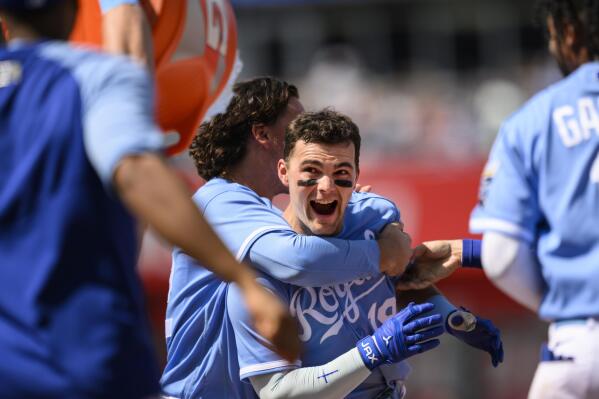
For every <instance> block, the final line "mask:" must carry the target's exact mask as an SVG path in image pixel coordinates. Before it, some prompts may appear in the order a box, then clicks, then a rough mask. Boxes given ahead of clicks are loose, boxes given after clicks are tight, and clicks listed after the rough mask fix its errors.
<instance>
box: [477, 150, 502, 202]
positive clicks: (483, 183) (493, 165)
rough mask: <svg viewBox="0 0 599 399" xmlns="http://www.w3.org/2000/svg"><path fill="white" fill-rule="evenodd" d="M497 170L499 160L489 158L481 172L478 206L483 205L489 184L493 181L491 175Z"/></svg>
mask: <svg viewBox="0 0 599 399" xmlns="http://www.w3.org/2000/svg"><path fill="white" fill-rule="evenodd" d="M498 170H499V161H496V160H489V161H488V162H487V164H486V165H485V168H484V169H483V173H482V175H481V178H480V189H479V191H478V204H479V205H480V206H484V205H485V200H486V199H487V196H488V194H489V186H490V185H491V182H492V181H493V177H494V176H495V174H496V173H497V171H498Z"/></svg>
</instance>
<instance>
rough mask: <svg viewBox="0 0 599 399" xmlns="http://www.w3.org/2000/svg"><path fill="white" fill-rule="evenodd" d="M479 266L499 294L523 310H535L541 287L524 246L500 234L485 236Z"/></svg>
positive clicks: (535, 266) (530, 254) (538, 271)
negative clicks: (504, 294)
mask: <svg viewBox="0 0 599 399" xmlns="http://www.w3.org/2000/svg"><path fill="white" fill-rule="evenodd" d="M482 264H483V270H484V271H485V274H486V275H487V277H489V279H490V280H491V281H493V283H494V284H495V285H496V286H497V287H498V288H499V289H500V290H502V291H503V292H504V293H506V294H507V295H508V296H510V297H511V298H512V299H514V300H515V301H516V302H518V303H520V304H521V305H523V306H525V307H526V308H528V309H530V310H532V311H534V312H537V311H538V310H539V306H540V305H541V301H542V299H543V294H544V291H545V283H544V281H543V277H542V275H541V268H540V266H539V264H538V262H537V259H536V257H535V255H534V253H533V251H532V249H531V248H530V246H529V245H528V244H527V243H526V242H524V241H522V240H519V239H516V238H513V237H510V236H507V235H505V234H502V233H497V232H487V233H485V234H484V235H483V244H482Z"/></svg>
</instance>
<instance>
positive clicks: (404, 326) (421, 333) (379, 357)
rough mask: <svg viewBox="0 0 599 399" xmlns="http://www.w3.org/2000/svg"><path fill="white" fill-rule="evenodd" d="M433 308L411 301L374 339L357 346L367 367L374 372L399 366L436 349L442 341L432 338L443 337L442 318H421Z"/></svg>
mask: <svg viewBox="0 0 599 399" xmlns="http://www.w3.org/2000/svg"><path fill="white" fill-rule="evenodd" d="M434 307H435V305H433V304H432V303H423V304H420V305H415V304H414V302H411V303H410V304H409V305H408V306H407V307H405V308H404V309H403V310H402V311H401V312H399V313H397V314H396V315H395V316H393V317H391V318H389V319H387V321H385V323H383V325H382V326H380V327H379V328H377V330H376V331H375V332H374V334H373V335H372V336H368V337H366V338H363V339H362V340H360V341H359V342H358V343H357V344H356V347H357V348H358V351H359V352H360V356H361V357H362V360H363V361H364V364H365V365H366V367H368V368H369V369H370V370H372V369H374V368H375V367H378V366H380V365H381V364H384V363H387V364H391V363H397V362H400V361H402V360H404V359H407V358H409V357H410V356H414V355H416V354H418V353H423V352H426V351H429V350H431V349H433V348H435V347H437V346H438V345H439V340H438V339H433V338H435V337H438V336H439V335H441V334H443V332H444V330H443V326H442V321H443V318H442V317H441V315H440V314H433V315H432V316H425V317H418V316H420V315H421V314H423V313H427V312H429V311H431V310H433V308H434Z"/></svg>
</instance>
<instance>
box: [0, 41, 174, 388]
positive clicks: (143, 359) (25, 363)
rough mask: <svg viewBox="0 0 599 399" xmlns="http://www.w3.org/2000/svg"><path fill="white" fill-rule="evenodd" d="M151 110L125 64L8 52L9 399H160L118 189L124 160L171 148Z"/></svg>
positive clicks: (44, 50)
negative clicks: (117, 174)
mask: <svg viewBox="0 0 599 399" xmlns="http://www.w3.org/2000/svg"><path fill="white" fill-rule="evenodd" d="M152 110H153V109H152V93H151V83H150V79H149V76H148V75H147V74H146V73H144V71H143V70H142V69H141V68H139V67H138V66H136V65H133V64H132V63H130V62H128V61H127V60H125V59H124V58H117V57H108V56H105V55H102V54H97V53H93V52H87V51H81V50H76V49H74V48H72V47H70V46H68V45H66V44H64V43H60V42H39V43H11V44H10V46H9V47H8V48H0V359H2V361H1V362H0V397H2V398H34V397H35V398H39V397H44V398H120V397H127V398H141V397H145V396H149V395H151V394H153V393H157V392H158V367H157V363H156V362H155V359H154V357H153V355H152V352H153V347H152V341H151V337H150V334H149V329H148V323H147V320H146V318H145V309H144V306H143V293H142V290H141V286H140V283H139V279H138V278H137V275H136V270H135V264H136V258H137V238H136V237H137V235H136V223H135V220H134V219H133V217H132V216H131V215H130V214H129V212H128V211H127V210H126V209H125V207H124V206H123V204H122V203H121V202H120V201H119V200H118V197H117V196H116V194H115V193H114V192H113V190H112V188H111V187H112V177H113V173H114V170H115V168H116V166H117V165H118V163H119V162H120V160H121V159H122V158H123V157H124V156H126V155H128V154H135V153H144V152H148V151H155V150H158V149H159V148H160V147H161V146H162V135H161V133H160V132H159V131H158V130H157V128H156V127H155V125H154V123H153V114H152Z"/></svg>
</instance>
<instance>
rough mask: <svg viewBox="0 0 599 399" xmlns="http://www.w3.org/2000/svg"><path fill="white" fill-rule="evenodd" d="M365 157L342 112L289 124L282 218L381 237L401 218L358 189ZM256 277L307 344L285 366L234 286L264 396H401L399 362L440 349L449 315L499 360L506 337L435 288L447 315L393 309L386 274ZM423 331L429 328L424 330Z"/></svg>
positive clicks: (403, 370)
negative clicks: (292, 280)
mask: <svg viewBox="0 0 599 399" xmlns="http://www.w3.org/2000/svg"><path fill="white" fill-rule="evenodd" d="M359 152H360V136H359V131H358V127H357V126H356V125H355V124H354V123H353V122H352V121H351V119H349V118H348V117H346V116H344V115H341V114H339V113H336V112H334V111H329V110H325V111H321V112H316V113H305V114H302V115H300V116H299V117H298V118H296V119H295V120H294V121H293V122H292V123H291V125H290V126H289V128H288V129H287V132H286V136H285V149H284V158H285V159H284V160H280V161H279V164H278V170H279V177H280V179H281V181H282V182H283V184H284V185H285V186H286V187H288V188H289V194H290V205H289V207H288V208H287V210H286V211H285V218H286V220H287V221H288V223H289V224H290V225H291V227H292V228H293V229H294V230H295V231H296V232H299V233H302V234H306V235H322V236H336V237H338V238H345V239H363V238H367V239H374V238H375V237H376V236H377V234H378V233H379V232H380V231H381V230H382V229H383V228H384V226H386V225H387V224H389V223H397V222H399V221H400V218H399V211H398V210H397V208H396V207H395V205H393V203H391V202H390V201H388V200H386V199H384V198H382V197H380V196H377V195H374V194H368V193H354V192H353V189H354V187H355V184H356V181H357V178H358V174H359ZM351 262H352V261H351V260H349V263H350V264H351ZM354 262H355V261H354ZM348 266H349V265H348ZM353 266H354V267H355V265H353ZM324 267H326V266H324ZM259 280H260V282H261V283H262V284H264V285H265V286H266V287H268V288H269V289H271V290H272V291H274V292H275V293H277V294H278V295H279V296H280V297H281V298H282V299H283V301H284V302H287V303H288V304H289V309H290V311H291V313H292V315H294V316H295V317H296V319H297V320H298V322H299V324H300V329H301V335H300V338H301V340H302V341H303V342H304V345H305V346H304V347H305V352H304V354H303V356H302V358H301V364H300V363H297V364H289V363H287V362H284V361H282V360H281V358H280V357H278V356H277V355H275V354H274V353H273V352H271V351H270V350H268V348H267V346H266V345H265V341H264V340H263V339H262V338H261V337H259V336H258V335H257V334H256V332H255V331H254V330H253V329H252V328H251V327H250V326H249V324H248V319H247V315H246V313H245V311H244V309H243V307H242V306H241V305H240V301H241V298H240V297H239V295H238V292H237V291H236V290H234V289H231V290H229V293H228V298H227V301H228V311H229V315H230V318H231V321H232V323H233V328H234V330H235V338H236V344H237V350H238V357H239V363H240V364H239V366H240V377H241V378H242V379H243V380H246V381H249V382H251V384H252V386H253V387H254V389H255V391H256V392H257V393H258V394H259V396H260V397H267V398H273V397H274V398H279V397H281V398H283V397H285V398H298V397H319V398H338V397H345V396H346V395H349V397H351V398H374V397H392V398H393V397H402V396H403V395H404V393H405V387H404V381H405V379H406V377H407V375H408V373H409V370H410V368H409V366H408V365H407V364H406V363H405V362H402V360H404V359H406V358H407V357H409V356H412V355H414V354H416V353H421V352H423V351H426V350H430V349H432V348H434V347H435V346H436V345H437V344H438V340H435V339H432V338H434V337H436V336H438V335H440V334H441V333H442V332H443V326H444V325H445V324H446V321H447V317H446V316H447V315H448V314H450V313H451V316H450V318H452V320H453V317H454V316H460V317H469V318H471V319H472V318H473V319H474V320H476V321H475V322H474V323H473V325H471V326H468V327H469V328H473V329H472V330H470V331H469V332H463V331H461V332H460V333H464V335H462V336H461V339H462V340H464V341H465V342H467V343H469V344H471V345H473V346H477V345H476V344H475V343H474V340H472V338H474V337H476V339H478V340H479V343H480V342H484V344H483V345H479V346H477V347H478V348H481V349H484V350H487V351H488V352H489V353H491V354H492V356H494V361H500V359H501V352H502V351H501V341H500V340H499V337H498V331H497V330H496V329H494V327H493V326H492V324H490V323H489V322H487V321H483V320H481V319H476V317H475V316H472V317H471V314H470V313H466V312H455V310H456V309H455V308H454V307H453V306H452V305H450V304H448V303H447V302H446V301H444V300H440V296H439V295H435V294H436V292H435V293H433V297H432V298H430V296H429V297H427V299H432V301H434V302H436V303H437V305H436V307H435V311H438V312H439V313H443V316H444V317H441V315H440V314H434V315H425V313H426V312H428V311H430V310H431V309H432V308H433V305H432V304H427V303H425V304H421V305H414V304H409V305H408V306H407V307H405V308H404V309H403V310H402V311H401V312H399V313H396V312H397V301H396V294H395V289H394V284H393V280H392V279H391V278H389V277H387V276H385V275H383V274H378V275H373V276H371V277H366V278H360V279H355V280H352V281H348V282H345V283H342V284H335V285H329V286H323V287H297V286H293V285H290V284H285V283H282V282H281V281H278V280H276V279H274V278H272V277H267V276H264V277H262V278H260V279H259ZM454 321H456V322H457V321H459V320H458V319H455V320H454ZM447 322H448V323H451V322H450V321H447ZM458 324H459V323H458ZM423 327H427V328H428V330H427V331H426V332H422V331H419V330H421V329H422V328H423ZM446 328H447V329H448V331H449V332H451V333H455V334H458V332H457V331H456V330H454V329H452V328H451V327H450V326H449V325H448V326H446ZM456 328H457V329H458V330H459V329H461V328H462V327H460V326H457V325H456ZM469 328H466V329H469ZM431 339H432V340H431ZM483 346H484V347H483Z"/></svg>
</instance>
